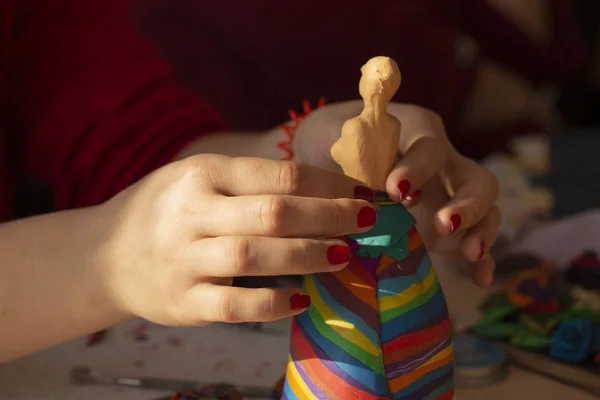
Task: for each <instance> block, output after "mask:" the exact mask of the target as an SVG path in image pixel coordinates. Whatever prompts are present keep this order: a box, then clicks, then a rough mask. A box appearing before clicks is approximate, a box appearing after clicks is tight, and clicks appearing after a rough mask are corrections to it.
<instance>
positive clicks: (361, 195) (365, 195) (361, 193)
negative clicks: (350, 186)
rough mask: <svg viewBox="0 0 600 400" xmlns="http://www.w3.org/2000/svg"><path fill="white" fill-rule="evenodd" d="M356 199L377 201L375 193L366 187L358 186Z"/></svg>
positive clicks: (355, 193) (355, 190)
mask: <svg viewBox="0 0 600 400" xmlns="http://www.w3.org/2000/svg"><path fill="white" fill-rule="evenodd" d="M354 198H355V199H357V200H366V201H370V202H373V200H375V192H374V191H373V190H372V189H369V188H368V187H365V186H357V187H355V188H354Z"/></svg>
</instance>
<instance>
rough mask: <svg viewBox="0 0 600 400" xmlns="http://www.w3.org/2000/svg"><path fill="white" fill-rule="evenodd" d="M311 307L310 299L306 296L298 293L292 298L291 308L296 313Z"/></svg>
mask: <svg viewBox="0 0 600 400" xmlns="http://www.w3.org/2000/svg"><path fill="white" fill-rule="evenodd" d="M309 306H310V297H309V296H307V295H305V294H299V293H296V294H294V295H292V297H290V308H291V309H292V310H294V311H296V310H304V309H306V308H308V307H309Z"/></svg>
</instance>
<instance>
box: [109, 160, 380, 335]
mask: <svg viewBox="0 0 600 400" xmlns="http://www.w3.org/2000/svg"><path fill="white" fill-rule="evenodd" d="M371 196H372V192H370V191H369V190H368V189H366V188H364V187H362V186H361V184H360V182H358V181H355V180H352V179H350V178H348V177H345V176H343V175H339V174H337V173H334V172H328V171H325V170H321V169H319V168H316V167H311V166H305V165H298V164H295V163H292V162H287V161H271V160H266V159H257V158H230V157H226V156H220V155H198V156H193V157H189V158H187V159H185V160H182V161H178V162H175V163H172V164H170V165H167V166H165V167H163V168H161V169H159V170H157V171H155V172H154V173H152V174H150V175H149V176H148V177H146V178H145V179H143V180H142V181H140V182H138V183H137V184H135V185H134V186H132V187H130V188H129V189H127V190H125V191H124V192H122V193H121V194H119V195H118V196H116V197H115V198H113V199H112V200H111V201H109V202H108V203H106V204H105V206H106V207H107V210H108V211H109V215H113V216H114V219H113V220H114V221H116V222H115V225H114V227H113V230H112V232H113V233H112V235H111V238H110V239H109V241H108V243H107V244H106V248H107V250H108V251H107V254H109V259H108V264H109V265H110V267H108V268H107V269H106V271H105V274H104V278H105V279H103V280H104V282H105V284H106V287H108V288H110V291H111V296H110V297H111V298H112V299H114V301H115V305H116V306H117V307H119V309H120V310H122V311H123V312H124V313H127V315H135V316H139V317H142V318H145V319H147V320H151V321H153V322H156V323H159V324H163V325H178V326H198V325H206V324H208V323H211V322H262V321H271V320H276V319H280V318H284V317H288V316H291V315H295V314H298V313H300V312H302V311H304V310H305V309H306V308H307V307H308V305H309V302H310V300H309V298H308V296H306V295H305V294H304V292H303V291H302V289H296V288H261V289H247V288H235V287H231V283H232V278H233V277H237V276H265V275H296V274H312V273H318V272H326V271H335V270H340V269H342V268H344V267H345V266H346V265H347V263H348V261H349V259H350V251H349V248H348V247H347V245H346V244H345V243H344V242H343V241H341V240H339V239H323V238H333V237H339V236H343V235H347V234H351V233H359V232H364V231H366V230H368V229H370V227H371V226H372V225H373V224H374V223H375V212H374V209H373V207H372V205H371V203H370V202H369V201H367V200H364V198H369V197H371ZM361 198H362V199H361Z"/></svg>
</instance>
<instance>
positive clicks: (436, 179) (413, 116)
mask: <svg viewBox="0 0 600 400" xmlns="http://www.w3.org/2000/svg"><path fill="white" fill-rule="evenodd" d="M362 107H363V105H362V102H360V101H355V102H354V101H353V102H345V103H338V104H332V105H328V106H325V107H323V108H321V109H318V110H315V111H314V112H313V113H312V114H311V115H310V116H309V117H308V118H306V119H305V120H303V121H302V123H301V124H300V127H299V129H298V130H297V132H296V142H295V148H294V150H295V154H296V156H297V159H298V160H299V161H302V162H305V163H308V164H311V165H317V166H320V167H323V168H327V169H330V170H334V171H340V168H339V167H338V166H337V164H335V162H334V161H333V160H332V158H331V155H330V148H331V146H332V145H333V143H334V142H335V141H336V140H337V139H338V138H339V135H340V132H341V127H342V124H343V123H344V121H346V120H347V119H349V118H352V117H354V116H356V115H358V114H359V113H360V112H361V110H362ZM388 111H389V112H390V113H391V114H393V115H395V116H396V117H397V118H398V119H399V120H400V122H401V123H402V132H401V135H400V142H399V143H398V152H399V154H400V155H401V159H400V161H399V162H398V164H397V165H396V167H395V168H394V170H393V171H392V172H391V173H390V176H389V177H388V180H387V191H388V194H389V195H390V197H391V198H392V199H394V200H397V201H400V200H402V202H403V203H404V204H405V205H406V206H407V207H411V208H412V209H411V211H412V212H413V214H415V216H416V218H417V225H418V229H419V231H420V233H421V235H422V236H423V239H424V240H425V242H426V244H427V245H428V247H429V249H431V250H438V251H440V250H442V249H443V250H444V251H447V250H450V251H454V250H456V251H457V252H458V253H460V254H461V256H462V257H463V258H464V259H465V260H466V261H467V262H468V263H469V265H470V271H471V276H472V277H473V280H474V282H475V283H477V284H479V285H482V286H486V285H489V284H490V283H491V282H492V281H493V271H494V265H495V264H494V260H493V259H492V257H491V256H490V255H489V253H488V250H489V249H490V248H491V246H492V245H493V244H494V242H495V241H496V237H497V235H498V228H499V225H500V212H499V210H498V208H497V207H496V206H495V202H496V200H497V198H498V182H497V181H496V178H495V177H494V176H493V175H492V174H491V173H489V172H488V171H487V170H485V169H484V168H483V167H481V166H480V165H479V164H477V163H476V162H474V161H473V160H470V159H468V158H465V157H464V156H462V155H461V154H459V153H458V152H457V151H456V149H454V147H453V146H452V145H451V143H450V142H449V140H448V136H447V135H446V131H445V128H444V125H443V123H442V121H441V120H440V118H439V117H438V116H437V115H436V114H435V113H433V112H431V111H429V110H427V109H424V108H422V107H419V106H415V105H410V104H399V103H390V105H389V106H388ZM417 203H419V204H418V206H417V207H414V206H416V205H417ZM442 237H448V238H450V237H452V238H454V237H456V239H459V240H460V242H458V241H457V242H456V243H452V242H453V241H450V242H451V243H448V242H449V241H447V240H446V241H445V240H439V239H440V238H442ZM448 244H451V246H448Z"/></svg>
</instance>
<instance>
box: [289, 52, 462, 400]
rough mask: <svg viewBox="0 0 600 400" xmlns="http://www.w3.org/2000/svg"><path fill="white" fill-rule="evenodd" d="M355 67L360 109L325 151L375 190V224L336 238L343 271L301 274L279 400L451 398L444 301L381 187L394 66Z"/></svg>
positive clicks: (394, 144)
mask: <svg viewBox="0 0 600 400" xmlns="http://www.w3.org/2000/svg"><path fill="white" fill-rule="evenodd" d="M361 71H362V78H361V79H360V85H359V90H360V95H361V96H362V98H363V100H364V103H365V107H364V110H363V111H362V113H361V114H360V115H358V116H357V117H355V118H352V119H350V120H349V121H347V122H346V123H345V124H344V126H343V128H342V133H341V138H340V139H339V140H338V141H337V142H336V143H335V144H334V145H333V147H332V149H331V154H332V156H333V158H334V160H335V161H336V162H337V163H338V164H340V166H341V167H342V169H343V170H344V173H345V174H346V175H348V176H351V177H353V178H356V179H359V180H361V181H363V182H364V183H366V184H367V185H369V186H370V187H372V188H373V189H375V190H376V191H377V192H378V193H377V195H376V198H375V202H374V203H375V204H376V205H377V206H379V209H378V212H377V222H376V224H375V226H373V228H371V230H369V231H368V232H366V233H362V234H356V235H349V236H346V237H345V238H344V240H345V241H346V242H347V243H348V245H349V246H350V248H351V250H352V260H351V261H350V263H349V265H348V267H347V268H345V269H344V270H342V271H336V272H331V273H321V274H314V275H308V276H306V277H305V279H304V290H305V291H306V293H307V294H308V295H309V296H310V299H311V305H310V307H309V309H308V310H307V311H305V312H303V313H302V314H299V315H297V316H296V317H295V318H294V320H293V323H292V334H291V344H290V356H289V362H288V366H287V373H286V379H285V383H284V385H283V393H282V397H281V398H282V400H297V399H336V400H346V399H354V400H384V399H390V400H391V399H394V400H400V399H405V400H413V399H415V400H416V399H419V400H433V399H437V400H452V398H453V396H454V387H453V358H452V340H451V327H450V320H449V318H448V310H447V307H446V301H445V299H444V295H443V293H442V290H441V287H440V283H439V281H438V279H437V276H436V274H435V270H434V268H433V266H432V265H431V259H430V258H429V254H428V253H427V250H426V249H425V245H424V244H423V241H422V239H421V237H420V235H419V233H418V232H417V230H416V229H415V227H414V225H415V220H414V218H413V217H412V215H411V214H410V213H409V212H408V211H407V210H406V209H405V208H404V206H403V205H402V204H400V203H396V202H394V201H392V200H391V199H390V198H389V197H388V196H387V194H386V193H385V182H386V179H387V177H388V174H389V173H390V171H391V170H392V168H393V166H394V164H395V162H396V160H397V158H398V140H399V138H400V122H399V121H398V120H397V119H396V118H395V117H394V116H392V115H390V114H388V113H387V111H386V107H387V105H388V103H389V102H390V101H391V99H392V97H393V96H394V94H395V93H396V90H397V89H398V88H399V86H400V71H399V69H398V65H396V62H395V61H394V60H392V59H391V58H388V57H375V58H373V59H371V60H369V61H368V62H367V63H366V64H365V65H364V66H363V67H362V70H361Z"/></svg>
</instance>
